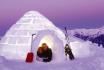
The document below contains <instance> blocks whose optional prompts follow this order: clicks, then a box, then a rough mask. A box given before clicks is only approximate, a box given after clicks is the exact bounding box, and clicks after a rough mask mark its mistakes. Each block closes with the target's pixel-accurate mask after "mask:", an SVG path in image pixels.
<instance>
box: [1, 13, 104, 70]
mask: <svg viewBox="0 0 104 70" xmlns="http://www.w3.org/2000/svg"><path fill="white" fill-rule="evenodd" d="M82 31H85V30H82ZM71 32H72V33H74V31H71ZM81 33H82V32H81ZM89 33H90V32H89ZM32 34H36V35H35V37H34V39H33V42H32V43H33V44H31V35H32ZM69 41H70V46H71V49H72V52H73V54H74V56H75V60H72V61H71V60H66V59H65V58H66V56H65V53H64V45H65V43H66V42H65V36H64V33H63V32H62V30H60V29H59V28H57V27H56V26H55V25H53V23H52V22H51V21H49V20H48V19H47V18H45V17H44V16H43V15H41V14H40V13H39V12H37V11H29V12H27V13H26V14H25V15H24V16H23V17H22V18H20V20H19V21H17V23H16V24H14V25H13V26H12V27H11V28H10V29H9V30H8V31H7V33H6V34H5V36H4V37H3V38H2V40H1V41H0V70H104V60H103V59H104V53H103V52H104V49H102V48H101V47H98V46H97V45H96V44H92V43H91V42H89V41H83V40H81V39H78V38H76V37H74V36H71V35H69ZM43 42H45V43H48V46H50V48H51V49H52V52H53V60H52V61H51V62H48V63H44V62H39V61H37V60H36V59H35V58H36V57H35V58H34V62H33V63H26V62H25V58H26V55H27V53H28V52H30V49H31V46H32V52H34V54H35V55H36V52H37V49H38V47H39V46H40V45H41V44H42V43H43ZM10 59H11V60H10Z"/></svg>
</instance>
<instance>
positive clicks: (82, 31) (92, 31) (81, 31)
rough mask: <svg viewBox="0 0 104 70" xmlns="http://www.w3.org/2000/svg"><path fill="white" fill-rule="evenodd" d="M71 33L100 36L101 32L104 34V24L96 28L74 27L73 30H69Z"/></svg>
mask: <svg viewBox="0 0 104 70" xmlns="http://www.w3.org/2000/svg"><path fill="white" fill-rule="evenodd" d="M68 32H69V35H74V34H76V33H77V34H81V35H84V36H94V37H96V36H98V35H101V34H104V26H103V27H100V28H96V29H85V28H83V29H73V30H68Z"/></svg>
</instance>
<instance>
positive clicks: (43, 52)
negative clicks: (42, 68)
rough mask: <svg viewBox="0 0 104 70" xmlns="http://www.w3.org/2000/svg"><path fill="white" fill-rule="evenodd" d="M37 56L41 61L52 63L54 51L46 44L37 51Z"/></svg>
mask: <svg viewBox="0 0 104 70" xmlns="http://www.w3.org/2000/svg"><path fill="white" fill-rule="evenodd" d="M37 55H38V57H39V58H40V61H43V62H50V61H51V60H52V50H51V49H50V48H49V47H48V46H47V44H46V43H43V44H42V46H41V47H39V49H38V51H37Z"/></svg>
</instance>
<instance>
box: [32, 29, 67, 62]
mask: <svg viewBox="0 0 104 70" xmlns="http://www.w3.org/2000/svg"><path fill="white" fill-rule="evenodd" d="M43 43H46V44H47V45H48V47H49V48H51V50H52V61H55V62H60V61H62V60H64V59H65V55H64V44H63V41H62V40H61V39H60V38H59V37H58V36H57V35H56V34H55V32H53V31H49V30H45V31H40V32H38V35H37V36H36V37H35V38H34V40H33V49H32V51H33V52H34V54H35V58H34V60H36V57H37V51H38V48H39V47H40V46H41V45H42V44H43ZM36 61H37V60H36Z"/></svg>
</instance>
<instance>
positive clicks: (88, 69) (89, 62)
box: [0, 45, 104, 70]
mask: <svg viewBox="0 0 104 70" xmlns="http://www.w3.org/2000/svg"><path fill="white" fill-rule="evenodd" d="M90 49H91V51H92V52H93V53H94V55H92V56H89V57H85V58H76V59H75V60H73V61H71V60H67V61H64V62H61V63H54V62H50V63H43V62H34V63H25V62H24V61H16V60H14V61H13V60H6V59H5V58H3V57H0V70H104V53H103V52H104V49H102V48H100V47H97V46H96V45H93V46H92V47H91V48H90Z"/></svg>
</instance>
